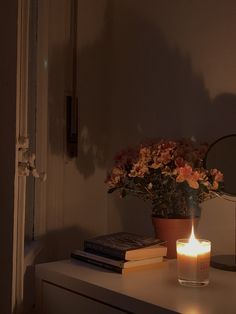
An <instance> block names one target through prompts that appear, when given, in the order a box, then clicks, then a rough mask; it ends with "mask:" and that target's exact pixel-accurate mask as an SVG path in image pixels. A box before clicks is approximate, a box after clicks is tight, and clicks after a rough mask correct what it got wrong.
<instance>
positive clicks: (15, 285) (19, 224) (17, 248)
mask: <svg viewBox="0 0 236 314" xmlns="http://www.w3.org/2000/svg"><path fill="white" fill-rule="evenodd" d="M29 8H30V0H18V17H17V18H18V26H17V69H16V154H15V155H16V163H15V193H14V200H15V201H14V227H13V228H14V229H13V271H12V311H13V313H21V312H22V310H23V309H22V307H23V290H24V233H25V232H24V230H25V195H26V177H20V176H19V175H18V161H19V150H20V149H21V148H22V145H23V146H24V145H25V144H24V143H23V142H24V140H25V139H27V136H28V133H27V127H28V47H29V36H28V34H29ZM26 146H27V144H26Z"/></svg>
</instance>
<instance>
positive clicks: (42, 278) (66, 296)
mask: <svg viewBox="0 0 236 314" xmlns="http://www.w3.org/2000/svg"><path fill="white" fill-rule="evenodd" d="M176 274H177V272H176V261H173V260H172V261H170V262H168V265H167V266H166V267H163V268H161V269H156V270H146V271H137V272H132V273H130V274H126V275H120V274H116V273H113V272H110V271H107V270H105V269H102V268H98V267H96V266H90V265H88V264H85V263H83V262H79V261H74V260H64V261H58V262H53V263H47V264H39V265H37V266H36V292H37V303H36V309H37V313H38V314H90V313H91V314H92V313H98V314H119V313H137V314H139V313H140V314H151V313H176V312H177V313H184V314H235V313H236V273H235V272H226V271H222V270H218V269H213V268H211V270H210V284H209V286H207V287H202V288H187V287H183V286H180V285H179V283H178V282H177V276H176Z"/></svg>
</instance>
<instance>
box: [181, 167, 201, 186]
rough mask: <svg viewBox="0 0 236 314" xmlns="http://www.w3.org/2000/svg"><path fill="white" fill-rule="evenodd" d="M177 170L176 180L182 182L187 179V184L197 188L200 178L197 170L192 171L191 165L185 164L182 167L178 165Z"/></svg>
mask: <svg viewBox="0 0 236 314" xmlns="http://www.w3.org/2000/svg"><path fill="white" fill-rule="evenodd" d="M176 170H177V173H178V175H177V177H176V182H184V181H187V182H188V185H189V186H190V187H191V188H193V189H198V188H199V183H198V180H199V178H200V174H199V172H198V171H193V169H192V167H190V166H189V165H187V164H186V165H185V166H184V167H179V168H177V169H176Z"/></svg>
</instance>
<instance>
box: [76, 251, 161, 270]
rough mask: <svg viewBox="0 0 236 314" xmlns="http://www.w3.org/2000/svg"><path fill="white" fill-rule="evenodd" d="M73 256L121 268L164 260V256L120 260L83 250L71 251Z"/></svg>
mask: <svg viewBox="0 0 236 314" xmlns="http://www.w3.org/2000/svg"><path fill="white" fill-rule="evenodd" d="M71 257H72V258H75V259H78V260H82V261H87V262H89V261H90V260H91V261H98V262H101V263H105V264H109V265H113V266H116V267H120V268H132V267H137V266H142V265H150V264H154V263H159V262H162V261H163V257H162V256H158V257H153V258H146V259H141V260H135V261H125V260H118V259H112V258H108V257H104V256H101V255H97V254H93V253H90V252H86V251H82V250H77V249H76V250H73V251H72V253H71Z"/></svg>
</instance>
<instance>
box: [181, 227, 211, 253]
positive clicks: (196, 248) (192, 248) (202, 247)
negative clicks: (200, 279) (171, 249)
mask: <svg viewBox="0 0 236 314" xmlns="http://www.w3.org/2000/svg"><path fill="white" fill-rule="evenodd" d="M210 249H211V248H210V246H209V243H208V242H206V241H201V242H200V241H199V240H198V239H196V237H195V234H194V228H193V226H192V232H191V236H190V238H189V240H188V242H186V243H184V245H178V246H177V252H178V253H179V254H182V255H188V256H198V255H201V254H205V253H208V252H210Z"/></svg>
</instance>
